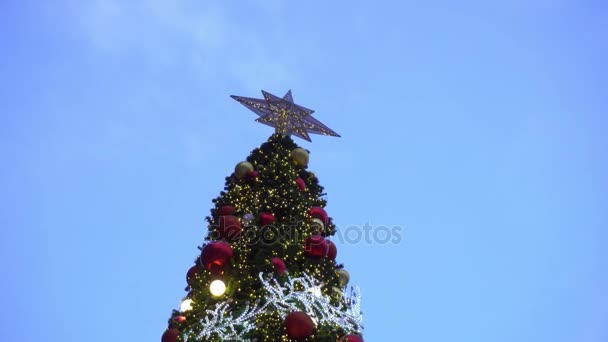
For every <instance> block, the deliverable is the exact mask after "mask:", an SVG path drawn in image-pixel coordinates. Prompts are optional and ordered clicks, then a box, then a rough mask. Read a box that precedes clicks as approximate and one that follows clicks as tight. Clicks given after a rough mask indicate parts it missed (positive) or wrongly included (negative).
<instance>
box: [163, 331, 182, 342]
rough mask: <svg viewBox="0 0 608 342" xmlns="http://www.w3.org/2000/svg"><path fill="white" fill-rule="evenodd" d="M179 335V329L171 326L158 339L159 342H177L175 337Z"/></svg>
mask: <svg viewBox="0 0 608 342" xmlns="http://www.w3.org/2000/svg"><path fill="white" fill-rule="evenodd" d="M178 336H179V330H177V329H174V328H171V329H167V330H165V333H164V334H163V337H162V338H161V339H160V340H161V342H177V337H178Z"/></svg>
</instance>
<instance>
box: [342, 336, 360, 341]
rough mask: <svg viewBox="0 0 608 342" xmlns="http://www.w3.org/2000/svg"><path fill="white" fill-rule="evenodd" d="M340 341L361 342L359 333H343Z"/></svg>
mask: <svg viewBox="0 0 608 342" xmlns="http://www.w3.org/2000/svg"><path fill="white" fill-rule="evenodd" d="M340 342H363V337H361V335H345V336H342V338H340Z"/></svg>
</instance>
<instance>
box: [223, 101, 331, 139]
mask: <svg viewBox="0 0 608 342" xmlns="http://www.w3.org/2000/svg"><path fill="white" fill-rule="evenodd" d="M262 94H263V95H264V99H254V98H250V97H243V96H235V95H231V96H230V97H232V98H233V99H235V100H237V101H238V102H240V103H241V104H242V105H243V106H245V107H247V108H249V109H251V110H252V111H253V112H254V113H256V114H257V115H259V116H260V117H259V118H257V119H256V120H255V121H257V122H259V123H262V124H264V125H268V126H270V127H274V128H275V132H276V133H278V134H282V135H292V134H293V135H295V136H297V137H300V138H302V139H304V140H308V141H311V140H310V136H308V133H313V134H321V135H331V136H334V137H339V136H340V135H339V134H338V133H336V132H334V131H332V130H331V129H330V128H329V127H327V126H325V125H324V124H322V123H321V122H319V121H318V120H317V119H315V118H313V117H312V113H314V110H312V109H308V108H305V107H302V106H300V105H297V104H295V103H293V97H292V96H291V90H290V91H288V92H287V94H285V96H283V98H280V97H278V96H275V95H272V94H271V93H269V92H266V91H264V90H262Z"/></svg>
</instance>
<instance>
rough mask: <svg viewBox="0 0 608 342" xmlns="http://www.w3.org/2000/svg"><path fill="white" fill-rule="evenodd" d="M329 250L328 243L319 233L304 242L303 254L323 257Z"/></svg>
mask: <svg viewBox="0 0 608 342" xmlns="http://www.w3.org/2000/svg"><path fill="white" fill-rule="evenodd" d="M328 252H329V244H328V243H327V240H325V238H324V237H323V236H321V235H313V236H311V237H309V238H308V239H306V241H305V242H304V254H306V256H309V257H312V258H323V257H326V256H327V253H328Z"/></svg>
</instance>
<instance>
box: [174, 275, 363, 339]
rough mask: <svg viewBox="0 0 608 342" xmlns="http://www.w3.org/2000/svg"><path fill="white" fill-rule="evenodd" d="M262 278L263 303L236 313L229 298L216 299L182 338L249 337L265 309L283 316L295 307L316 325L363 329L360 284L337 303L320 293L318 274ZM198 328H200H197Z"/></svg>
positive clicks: (356, 330) (355, 329) (261, 276)
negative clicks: (213, 306) (231, 307)
mask: <svg viewBox="0 0 608 342" xmlns="http://www.w3.org/2000/svg"><path fill="white" fill-rule="evenodd" d="M259 279H260V281H261V283H262V285H263V287H264V289H265V290H266V296H265V297H264V301H263V303H264V304H260V301H256V302H255V303H254V304H253V305H251V304H249V303H248V304H245V308H244V309H243V312H242V313H241V314H239V315H238V316H235V315H234V313H233V312H231V311H230V305H229V303H228V302H227V301H224V302H220V303H217V304H216V305H215V308H214V309H213V310H206V316H204V317H202V318H200V319H199V322H198V324H197V325H196V326H192V327H191V329H192V331H190V332H185V333H184V334H183V339H184V341H185V342H188V341H189V340H190V339H191V338H194V340H192V341H200V340H203V339H210V338H214V337H217V338H220V339H221V340H222V341H234V340H238V341H250V340H248V339H247V334H248V333H249V332H251V331H252V330H254V329H255V328H256V322H255V318H256V317H257V316H259V315H261V314H264V313H272V312H275V313H278V314H279V317H280V318H281V319H284V318H285V316H287V314H289V313H290V312H293V311H300V310H303V311H304V312H306V313H307V314H308V315H309V316H310V317H311V318H312V320H313V321H314V322H315V324H317V325H324V324H326V325H332V326H337V327H340V328H342V329H344V330H345V331H349V332H354V333H358V332H360V331H361V330H362V329H363V326H362V325H361V322H362V321H363V314H362V313H361V303H360V302H361V294H360V291H359V288H358V287H351V291H350V293H348V294H347V293H343V294H342V298H341V300H340V301H339V303H338V304H337V305H334V304H332V303H331V301H330V298H328V297H327V296H323V295H319V292H318V290H319V289H320V287H321V286H322V284H321V283H320V282H319V281H318V280H316V279H315V277H313V276H311V275H308V274H306V273H303V274H302V276H300V277H290V276H289V275H288V276H287V277H286V280H285V283H284V284H281V283H279V281H278V280H277V279H276V278H274V277H272V276H266V277H264V273H263V272H260V274H259ZM195 330H197V331H198V332H195Z"/></svg>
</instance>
